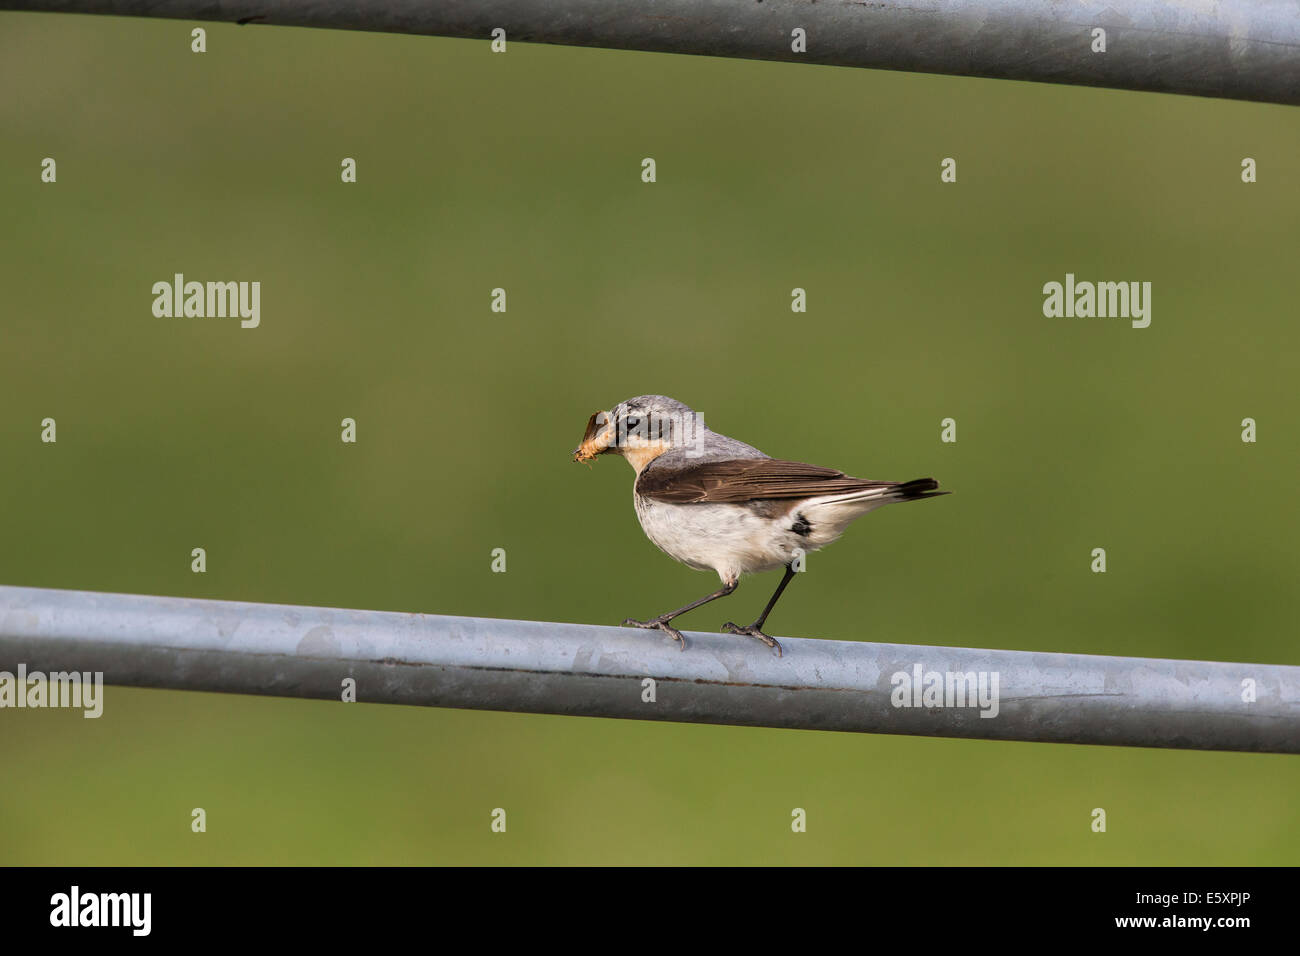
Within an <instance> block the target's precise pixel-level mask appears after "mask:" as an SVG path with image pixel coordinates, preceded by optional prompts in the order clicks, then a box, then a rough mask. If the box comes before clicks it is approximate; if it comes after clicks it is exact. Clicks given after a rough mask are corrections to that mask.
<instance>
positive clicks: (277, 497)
mask: <svg viewBox="0 0 1300 956" xmlns="http://www.w3.org/2000/svg"><path fill="white" fill-rule="evenodd" d="M191 26H192V24H188V23H184V22H180V21H174V22H173V21H145V20H127V19H117V18H102V17H75V16H39V15H26V14H22V15H19V14H0V90H2V91H3V92H2V93H0V129H3V138H2V143H3V148H2V149H0V189H2V191H3V200H4V215H3V218H2V223H3V224H2V225H0V284H2V286H3V290H4V304H3V306H2V307H0V312H2V314H3V321H2V323H0V496H2V498H0V500H3V501H4V502H5V507H3V508H0V542H3V544H4V547H0V581H2V582H4V583H7V584H19V585H31V586H41V587H59V588H79V589H88V590H97V591H125V592H136V593H148V594H170V595H188V596H195V597H212V598H224V599H234V600H246V601H271V602H283V603H294V604H308V605H316V604H323V605H333V606H340V607H360V608H382V609H388V610H403V611H427V612H444V613H452V614H463V615H482V616H494V617H518V618H529V619H538V620H567V621H579V622H586V623H615V622H617V621H620V620H622V619H623V618H624V617H626V616H628V615H640V616H646V615H650V614H653V613H657V612H658V611H661V610H664V609H666V608H668V607H670V606H676V605H678V604H681V603H685V602H686V601H687V600H689V599H691V598H693V597H696V596H698V595H701V594H703V593H705V592H706V591H707V590H711V589H712V588H713V587H715V586H716V583H715V582H714V581H713V580H712V579H711V578H710V577H709V576H706V575H702V574H699V573H696V572H693V571H690V570H689V569H686V568H684V567H682V566H678V565H675V564H674V563H672V562H671V561H669V560H668V559H667V558H665V557H664V556H662V555H661V554H659V553H658V552H657V551H656V550H655V549H654V548H653V547H652V546H651V545H650V544H649V543H647V542H646V541H645V540H644V538H643V536H642V535H641V532H640V530H639V528H638V526H637V524H636V520H635V517H634V515H633V513H632V508H631V506H630V502H629V500H628V498H629V482H630V479H631V472H630V470H629V469H628V468H627V467H626V466H625V465H623V464H622V463H619V462H617V461H614V460H602V461H600V462H598V463H597V466H596V467H595V468H594V469H592V470H591V471H588V470H587V469H582V468H578V467H576V466H574V465H572V464H571V463H570V462H569V460H568V452H569V451H570V450H571V449H572V448H573V447H574V446H575V445H576V443H577V441H578V439H579V437H580V436H581V432H582V428H583V425H584V424H585V422H586V419H587V416H588V415H589V414H590V413H591V412H592V411H594V410H595V409H597V408H608V407H610V405H611V404H613V403H615V402H617V401H619V400H621V399H623V398H627V397H630V396H633V395H637V394H641V393H645V392H660V393H664V394H668V395H672V396H674V397H676V398H680V399H682V400H683V401H686V402H688V403H689V404H691V405H693V406H694V407H696V408H698V409H701V410H702V411H704V412H705V414H706V417H707V420H708V421H709V423H710V424H711V425H712V426H713V427H714V428H716V429H717V430H719V431H722V432H724V433H726V434H730V435H734V436H735V437H738V438H741V439H743V440H745V441H748V442H751V443H753V444H757V445H758V446H759V447H761V448H763V449H764V450H765V451H767V452H769V453H770V454H773V455H776V456H779V457H788V458H796V459H802V460H807V461H813V462H817V463H819V464H826V465H832V466H835V467H838V468H842V469H844V470H846V471H848V472H850V473H854V474H859V475H863V476H865V477H885V478H911V477H914V476H918V475H929V474H934V475H936V476H938V477H939V478H940V479H941V480H942V482H943V483H944V485H945V486H947V487H949V488H952V489H955V490H956V492H957V494H954V495H953V496H951V497H948V498H944V499H942V500H940V501H937V502H933V503H928V504H926V505H924V506H921V505H913V506H909V507H907V508H897V509H888V510H886V511H885V512H883V513H880V514H877V515H872V516H871V517H870V518H869V519H866V520H864V521H863V523H862V524H861V525H859V526H857V527H855V528H854V529H852V530H851V531H850V532H849V533H848V534H847V535H846V537H845V539H844V540H842V541H841V542H840V543H838V544H837V545H835V546H834V547H833V548H831V549H829V550H828V551H826V552H823V553H820V554H816V555H813V556H812V557H811V559H810V562H809V568H810V571H811V572H812V573H810V574H807V575H805V576H803V577H801V578H800V580H799V581H798V582H796V585H795V586H794V587H792V588H791V590H790V592H789V594H788V596H787V597H786V598H785V599H784V600H783V602H782V604H781V606H780V608H779V610H778V611H777V612H776V614H775V615H774V616H773V618H772V621H771V625H772V626H771V630H772V631H773V633H775V634H778V635H802V636H819V637H831V638H839V639H844V640H873V639H874V640H884V641H903V642H916V643H925V644H958V645H965V646H977V647H985V646H987V647H1002V648H1018V649H1033V650H1044V651H1068V652H1082V653H1096V654H1127V655H1140V656H1154V657H1180V658H1203V659H1214V660H1232V661H1247V662H1267V663H1286V664H1300V653H1298V652H1297V648H1296V630H1295V622H1296V619H1297V611H1298V610H1300V598H1298V597H1297V591H1296V588H1295V581H1296V579H1297V576H1298V574H1300V555H1298V554H1297V549H1296V532H1297V519H1298V518H1300V505H1298V504H1297V496H1296V494H1295V492H1294V487H1293V486H1294V482H1295V475H1296V473H1297V465H1298V464H1300V462H1298V461H1297V443H1296V441H1295V435H1296V429H1297V424H1298V423H1297V414H1298V412H1300V404H1298V403H1297V401H1296V398H1295V382H1296V374H1297V371H1298V369H1297V365H1298V363H1300V326H1298V325H1297V322H1296V312H1297V310H1296V301H1297V300H1296V292H1295V256H1296V238H1295V237H1296V235H1297V227H1298V226H1300V190H1298V189H1297V181H1298V179H1300V160H1298V159H1297V157H1300V112H1297V111H1296V110H1294V109H1287V108H1283V107H1278V106H1267V105H1255V104H1247V103H1232V102H1219V101H1212V100H1200V99H1193V98H1184V97H1171V96H1158V95H1150V94H1134V93H1124V92H1115V91H1102V90H1089V89H1073V88H1065V87H1052V86H1039V85H1032V84H1020V83H1004V82H995V81H984V80H975V79H962V78H946V77H933V76H920V75H906V74H894V73H886V72H875V71H857V70H849V69H836V68H827V67H812V66H798V65H791V64H775V63H752V62H742V61H728V60H718V59H705V58H690V57H682V56H669V55H658V54H642V53H623V52H614V51H600V50H582V49H565V48H559V47H546V46H528V45H525V44H512V45H511V46H510V48H509V52H508V53H507V54H506V55H504V56H500V55H492V54H490V53H489V52H488V45H487V43H486V42H477V41H464V40H443V39H428V38H416V37H403V36H383V35H368V34H360V33H356V34H350V33H343V32H329V31H314V30H297V29H281V28H270V29H265V28H257V27H249V28H242V29H241V28H237V27H234V26H225V25H218V24H209V25H207V29H208V52H207V53H206V54H203V55H196V54H193V53H191V52H190V49H189V30H190V28H191ZM46 156H51V157H54V158H55V159H56V160H57V162H58V182H57V184H55V185H46V184H42V183H41V182H40V180H39V172H40V162H41V160H42V158H44V157H46ZM345 156H351V157H355V158H356V159H357V162H358V169H359V180H360V181H359V182H358V183H357V184H355V185H343V184H341V183H340V181H339V168H340V166H339V164H340V161H341V159H342V158H343V157H345ZM646 156H652V157H654V158H655V159H656V161H657V164H658V182H657V183H655V184H653V185H646V184H643V183H642V182H641V181H640V162H641V159H642V158H643V157H646ZM948 156H951V157H955V158H956V159H957V161H958V182H957V184H955V185H944V184H941V183H940V181H939V162H940V160H941V159H942V158H943V157H948ZM1245 156H1250V157H1253V158H1255V159H1256V160H1257V161H1258V163H1259V182H1258V183H1256V184H1254V185H1244V184H1243V183H1242V182H1241V181H1240V163H1241V159H1242V157H1245ZM174 272H183V273H185V274H186V276H187V277H189V278H194V279H199V280H209V279H212V280H218V279H220V280H227V279H241V280H253V279H256V280H260V281H261V283H262V323H261V327H260V328H258V329H256V330H242V329H240V328H239V326H238V322H237V321H235V320H220V319H188V320H186V319H171V320H169V319H157V318H154V317H153V315H152V314H151V310H150V307H151V304H152V294H151V292H150V287H151V285H152V283H153V282H155V281H158V280H160V279H169V278H170V277H171V275H172V274H173V273H174ZM1066 272H1074V273H1075V274H1076V275H1077V276H1078V277H1079V278H1080V279H1093V280H1144V281H1150V282H1152V284H1153V287H1154V288H1153V300H1152V305H1153V313H1152V315H1153V321H1152V324H1151V327H1150V328H1148V329H1145V330H1135V329H1132V328H1130V327H1129V325H1128V323H1127V322H1124V321H1117V320H1102V319H1092V320H1087V319H1055V320H1053V319H1047V318H1044V317H1043V315H1042V312H1041V304H1042V294H1041V291H1040V290H1041V287H1042V285H1043V283H1044V282H1047V281H1050V280H1056V281H1061V280H1062V279H1063V277H1064V275H1065V273H1066ZM498 286H500V287H504V288H506V289H507V293H508V304H509V310H508V312H507V313H505V314H497V313H493V312H491V311H490V310H489V293H490V290H491V289H493V288H495V287H498ZM796 286H799V287H803V288H805V289H807V290H808V301H809V311H808V313H807V314H805V315H795V314H792V313H791V312H790V308H789V302H790V290H791V289H792V288H794V287H796ZM46 416H49V417H53V418H55V419H56V420H57V422H58V443H57V444H55V445H48V444H42V443H41V442H40V440H39V432H40V422H41V419H43V418H45V417H46ZM345 416H350V417H353V418H355V419H356V420H357V422H358V434H359V441H358V443H357V444H356V445H344V444H342V443H341V442H340V441H339V429H338V424H339V421H340V419H342V418H343V417H345ZM949 416H951V417H953V418H955V419H956V421H957V423H958V439H959V440H958V442H957V443H956V444H943V443H941V442H940V441H939V422H940V420H941V419H943V418H945V417H949ZM1247 416H1250V417H1254V418H1255V419H1257V421H1258V423H1259V441H1258V443H1257V444H1253V445H1251V444H1243V443H1242V442H1241V441H1240V436H1239V433H1240V422H1241V420H1242V418H1244V417H1247ZM196 546H202V547H205V548H206V549H207V554H208V571H207V573H206V574H203V575H197V574H193V573H191V571H190V557H189V554H190V549H191V548H193V547H196ZM496 547H504V548H506V549H507V552H508V555H509V559H508V560H509V571H508V573H506V574H493V573H491V572H490V552H491V550H492V549H493V548H496ZM1094 547H1105V548H1106V549H1107V555H1108V567H1109V570H1108V572H1107V573H1106V574H1104V575H1099V574H1092V573H1090V571H1089V563H1090V551H1091V549H1092V548H1094ZM776 579H777V576H776V575H774V574H773V575H768V576H766V577H765V578H760V579H757V580H753V581H750V582H748V583H747V584H746V585H742V588H741V590H740V591H739V592H738V594H737V596H735V597H733V598H730V599H729V600H728V602H726V604H727V606H726V607H725V608H724V607H722V606H721V605H719V606H718V607H717V608H716V609H715V608H707V609H704V610H702V611H700V612H698V613H696V614H694V615H693V616H692V617H691V618H690V623H689V625H688V626H689V627H690V628H692V629H700V630H707V629H716V628H717V627H718V626H719V625H720V624H721V622H722V621H723V620H726V619H727V618H729V617H737V618H738V619H746V620H748V619H750V618H747V617H745V615H749V614H754V613H757V610H758V609H759V608H760V607H761V606H762V603H763V601H765V600H766V598H767V595H768V594H769V592H770V590H771V588H772V586H774V584H775V582H776ZM647 639H652V638H650V637H649V636H647ZM0 764H2V765H3V766H4V767H6V768H7V772H6V773H5V774H4V785H3V786H0V862H3V863H27V864H46V863H49V864H123V863H129V864H241V863H253V864H271V863H322V864H324V863H330V864H333V863H370V864H381V863H398V864H418V863H603V864H608V863H764V862H775V863H791V864H793V863H836V864H850V863H852V864H858V863H861V864H928V863H957V864H981V863H992V864H1065V863H1082V864H1216V865H1217V864H1252V863H1262V864H1295V863H1296V862H1297V861H1300V812H1298V809H1297V803H1296V800H1295V794H1296V792H1297V789H1298V788H1300V761H1297V760H1296V759H1294V758H1287V757H1283V756H1271V755H1246V754H1207V753H1192V752H1172V751H1170V752H1162V751H1146V750H1126V749H1112V748H1088V747H1073V746H1056V745H1038V744H1025V743H999V742H979V741H949V740H932V739H921V738H902V737H899V738H892V737H887V736H866V735H836V734H829V733H812V732H794V731H778V730H761V729H745V728H725V727H706V726H688V725H673V724H653V723H638V722H630V721H606V720H584V719H574V718H561V717H547V716H530V715H515V714H491V713H473V712H457V711H451V710H438V709H426V708H399V707H389V706H379V705H364V706H358V707H340V706H336V705H332V704H328V703H321V702H303V701H293V700H275V699H259V698H254V697H235V696H224V695H216V694H197V693H176V692H165V691H147V690H132V689H119V688H110V689H109V691H108V697H107V703H106V712H105V715H104V717H103V718H102V719H100V720H98V721H87V720H83V719H82V718H81V716H80V714H79V713H77V712H62V711H43V712H32V711H13V710H7V711H3V712H0ZM196 806H202V807H204V808H206V810H207V813H208V832H207V834H206V835H201V836H200V835H195V834H193V833H191V832H190V828H189V822H190V809H191V808H192V807H196ZM498 806H500V807H505V808H507V810H508V813H509V832H508V834H507V835H506V836H494V835H493V834H491V833H490V832H489V826H488V824H489V813H490V811H491V809H492V808H494V807H498ZM795 806H799V807H803V808H805V809H806V810H807V811H808V814H809V827H808V832H807V833H806V834H803V835H799V836H796V835H794V834H792V833H791V832H790V828H789V820H790V809H791V808H792V807H795ZM1099 806H1100V807H1104V808H1106V810H1107V812H1108V814H1109V830H1108V832H1107V833H1106V834H1104V835H1098V834H1093V833H1092V832H1091V831H1090V829H1089V823H1090V817H1089V813H1090V811H1091V810H1092V808H1093V807H1099Z"/></svg>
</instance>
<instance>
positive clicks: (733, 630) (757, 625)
mask: <svg viewBox="0 0 1300 956" xmlns="http://www.w3.org/2000/svg"><path fill="white" fill-rule="evenodd" d="M794 574H795V571H794V566H793V565H790V564H787V565H786V566H785V577H783V578H781V583H780V584H778V585H777V586H776V593H775V594H773V595H772V600H770V601H768V602H767V607H765V608H763V613H762V614H760V615H759V616H758V620H757V621H755V622H754V623H753V624H750V625H749V626H748V627H741V626H740V625H739V624H733V623H731V621H728V622H727V623H726V624H724V625H722V629H723V630H724V631H726V632H727V633H728V634H745V635H747V636H749V637H756V638H758V639H759V640H760V641H762V642H763V643H764V644H766V645H767V646H768V647H775V648H776V653H777V655H778V656H780V657H784V656H785V655H784V654H783V653H782V651H781V645H780V644H778V643H777V640H776V638H775V637H768V636H767V635H766V634H764V633H763V622H764V621H766V620H767V616H768V615H769V614H771V613H772V608H774V607H776V602H777V601H778V600H779V599H780V597H781V592H782V591H784V590H785V586H786V585H787V584H789V583H790V579H791V578H792V577H794Z"/></svg>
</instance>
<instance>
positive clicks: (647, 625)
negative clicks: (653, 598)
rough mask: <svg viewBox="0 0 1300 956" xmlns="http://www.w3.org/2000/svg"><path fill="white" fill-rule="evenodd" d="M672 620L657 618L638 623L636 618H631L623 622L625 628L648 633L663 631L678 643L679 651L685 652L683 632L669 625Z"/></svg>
mask: <svg viewBox="0 0 1300 956" xmlns="http://www.w3.org/2000/svg"><path fill="white" fill-rule="evenodd" d="M670 620H672V618H661V617H656V618H651V619H650V620H648V621H638V620H636V619H635V618H631V617H629V618H628V619H627V620H626V621H624V622H623V626H624V627H640V628H644V629H645V630H647V631H663V632H664V633H665V634H667V635H668V636H669V637H671V638H672V639H673V640H674V641H676V642H677V649H678V650H679V651H684V650H686V638H684V637H682V632H681V631H679V630H677V628H675V627H673V626H671V625H670V624H669V623H668V622H669V621H670Z"/></svg>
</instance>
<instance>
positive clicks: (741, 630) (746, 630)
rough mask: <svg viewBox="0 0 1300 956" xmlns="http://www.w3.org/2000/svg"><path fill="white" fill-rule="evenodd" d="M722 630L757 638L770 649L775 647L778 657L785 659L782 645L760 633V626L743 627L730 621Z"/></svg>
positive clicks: (773, 638) (748, 625)
mask: <svg viewBox="0 0 1300 956" xmlns="http://www.w3.org/2000/svg"><path fill="white" fill-rule="evenodd" d="M722 629H723V630H724V631H726V632H727V633H728V634H743V635H744V636H746V637H756V638H758V639H759V640H760V641H762V642H763V643H764V644H766V645H767V646H768V647H775V648H776V656H777V657H785V652H784V651H783V650H782V648H781V643H780V642H779V641H778V640H777V639H776V638H775V637H768V636H767V635H766V634H764V633H763V632H762V631H760V630H759V629H758V626H757V625H755V624H747V625H746V626H744V627H741V626H740V625H739V624H735V623H732V622H731V621H728V622H727V623H726V624H724V625H722Z"/></svg>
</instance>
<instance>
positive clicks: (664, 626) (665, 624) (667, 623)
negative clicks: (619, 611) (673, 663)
mask: <svg viewBox="0 0 1300 956" xmlns="http://www.w3.org/2000/svg"><path fill="white" fill-rule="evenodd" d="M736 584H737V582H736V581H732V582H730V583H729V584H724V585H722V587H720V588H718V589H717V590H716V591H714V592H713V593H712V594H709V595H706V596H705V597H702V598H700V599H699V600H698V601H692V602H691V603H690V604H688V605H686V606H685V607H679V608H678V609H677V610H675V611H669V612H668V613H667V614H660V615H659V616H658V617H653V618H651V619H650V620H648V621H638V620H635V619H634V618H630V617H629V618H628V619H627V620H626V621H624V622H623V626H624V627H644V628H648V629H650V630H660V631H663V632H664V633H665V634H667V635H668V636H669V637H671V638H672V639H673V640H674V641H676V642H677V646H678V649H679V650H683V651H684V650H686V638H684V637H682V632H681V631H679V630H677V628H675V627H672V626H671V621H672V620H673V618H675V617H680V616H681V615H683V614H685V613H686V612H687V611H694V610H695V609H696V608H697V607H700V606H701V605H704V604H708V603H709V602H710V601H716V600H717V599H718V598H720V597H726V596H727V595H728V594H730V593H731V592H732V591H734V590H736Z"/></svg>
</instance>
